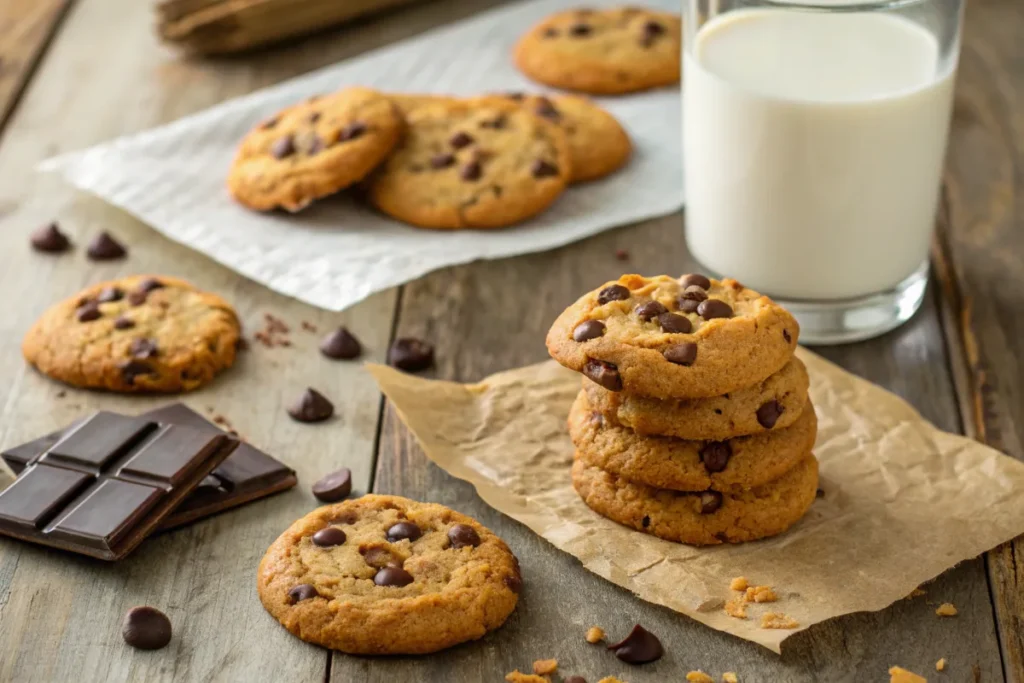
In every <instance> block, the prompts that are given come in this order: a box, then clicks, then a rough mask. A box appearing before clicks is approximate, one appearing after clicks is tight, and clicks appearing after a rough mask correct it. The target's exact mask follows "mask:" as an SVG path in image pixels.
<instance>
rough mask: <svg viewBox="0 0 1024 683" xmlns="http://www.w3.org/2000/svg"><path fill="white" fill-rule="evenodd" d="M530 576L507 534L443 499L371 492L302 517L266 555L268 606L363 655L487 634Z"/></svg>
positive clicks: (294, 627) (321, 639)
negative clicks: (420, 499) (444, 503)
mask: <svg viewBox="0 0 1024 683" xmlns="http://www.w3.org/2000/svg"><path fill="white" fill-rule="evenodd" d="M521 586H522V581H521V578H520V575H519V563H518V562H517V561H516V558H515V556H514V555H513V554H512V552H511V551H510V550H509V549H508V546H506V545H505V543H504V541H502V540H501V539H500V538H498V537H497V536H495V535H494V534H493V533H491V532H490V531H489V530H488V529H486V528H484V527H483V526H481V525H480V524H479V523H478V522H476V521H475V520H473V519H470V518H469V517H467V516H465V515H462V514H459V513H458V512H455V511H454V510H449V509H448V508H446V507H443V506H441V505H436V504H433V503H418V502H416V501H413V500H409V499H407V498H400V497H398V496H381V495H373V494H370V495H366V496H363V497H362V498H358V499H355V500H347V501H345V502H343V503H338V504H336V505H328V506H325V507H321V508H318V509H316V510H314V511H313V512H311V513H309V514H308V515H306V516H305V517H303V518H302V519H300V520H298V521H297V522H295V523H294V524H292V525H291V526H290V527H289V528H288V530H287V531H285V532H284V533H283V534H281V536H280V537H279V538H278V539H277V540H276V541H274V543H273V544H272V545H271V546H270V548H269V549H268V550H267V554H266V555H264V557H263V560H262V561H261V562H260V567H259V575H258V577H257V590H258V592H259V595H260V600H262V601H263V606H264V607H266V608H267V611H268V612H270V613H271V614H272V615H274V617H275V618H276V619H277V620H278V621H280V622H281V624H282V625H283V626H284V627H285V628H286V629H288V630H289V631H291V632H292V633H293V634H295V635H296V636H298V637H299V638H301V639H302V640H305V641H307V642H310V643H316V644H317V645H323V646H324V647H329V648H333V649H335V650H342V651H343V652H350V653H353V654H375V655H378V654H424V653H427V652H436V651H437V650H443V649H444V648H447V647H451V646H453V645H457V644H458V643H462V642H465V641H467V640H476V639H477V638H481V637H483V635H484V634H485V633H487V632H488V631H492V630H494V629H496V628H498V627H499V626H501V625H502V623H504V621H505V619H506V618H507V617H508V615H509V614H511V613H512V611H513V610H514V609H515V606H516V602H517V601H518V599H519V590H520V588H521Z"/></svg>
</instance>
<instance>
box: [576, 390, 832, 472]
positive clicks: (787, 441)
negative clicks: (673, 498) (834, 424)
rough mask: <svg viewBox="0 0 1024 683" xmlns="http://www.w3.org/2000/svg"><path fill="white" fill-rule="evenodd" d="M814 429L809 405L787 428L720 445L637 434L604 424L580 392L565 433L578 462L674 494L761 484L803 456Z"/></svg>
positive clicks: (812, 410)
mask: <svg viewBox="0 0 1024 683" xmlns="http://www.w3.org/2000/svg"><path fill="white" fill-rule="evenodd" d="M817 431H818V419H817V416H816V415H815V413H814V407H813V406H811V405H810V403H808V404H807V407H806V409H804V410H803V412H802V413H801V415H800V419H798V420H797V421H796V422H795V423H794V424H793V425H792V426H790V427H787V428H785V429H780V430H778V431H772V432H763V433H761V434H755V435H753V436H740V437H736V438H733V439H723V440H720V441H686V440H683V439H676V438H673V437H670V436H646V437H645V436H639V435H637V434H636V433H635V432H633V431H631V430H629V429H626V428H625V427H619V426H616V425H614V424H610V423H608V422H607V421H605V419H604V417H603V416H602V415H601V413H597V412H594V411H593V410H592V409H591V406H590V402H589V401H588V400H587V394H586V392H582V391H581V392H580V394H579V396H577V397H576V402H575V403H574V404H573V406H572V410H571V411H570V413H569V434H570V436H571V437H572V441H573V444H575V446H576V452H577V454H578V457H579V458H580V459H581V460H583V461H584V462H586V463H587V464H588V465H591V466H594V467H600V468H601V469H603V470H606V471H608V472H610V473H612V474H615V475H618V476H620V477H624V478H625V479H629V480H630V481H634V482H637V483H641V484H647V485H648V486H655V487H658V488H663V489H674V490H678V491H704V490H706V489H714V490H715V491H731V490H736V489H750V488H754V487H756V486H760V485H762V484H766V483H768V482H769V481H772V480H773V479H777V478H779V477H781V476H782V475H784V474H785V473H786V472H787V471H789V470H791V469H792V468H793V467H795V466H796V464H797V463H798V462H800V461H801V460H803V459H804V458H806V457H807V454H808V453H810V452H811V449H812V448H813V447H814V439H815V436H816V435H817Z"/></svg>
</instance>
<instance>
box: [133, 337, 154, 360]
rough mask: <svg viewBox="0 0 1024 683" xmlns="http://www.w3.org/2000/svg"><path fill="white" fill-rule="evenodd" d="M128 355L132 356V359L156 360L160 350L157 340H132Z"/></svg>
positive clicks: (143, 338) (140, 338)
mask: <svg viewBox="0 0 1024 683" xmlns="http://www.w3.org/2000/svg"><path fill="white" fill-rule="evenodd" d="M128 353H129V354H131V357H132V358H142V359H144V358H156V356H157V354H158V353H159V350H158V349H157V346H156V340H155V339H148V338H146V337H139V338H138V339H133V340H132V343H131V345H130V346H129V347H128Z"/></svg>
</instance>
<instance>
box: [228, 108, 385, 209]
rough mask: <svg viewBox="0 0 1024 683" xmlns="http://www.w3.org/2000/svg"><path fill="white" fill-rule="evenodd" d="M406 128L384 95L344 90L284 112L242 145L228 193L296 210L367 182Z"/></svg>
mask: <svg viewBox="0 0 1024 683" xmlns="http://www.w3.org/2000/svg"><path fill="white" fill-rule="evenodd" d="M403 127H404V124H403V121H402V117H401V114H400V113H399V112H398V110H397V108H396V107H395V106H394V105H393V104H392V103H391V101H390V100H389V99H387V98H386V97H385V96H384V95H381V94H380V93H377V92H375V91H373V90H370V89H367V88H346V89H345V90H341V91H339V92H336V93H332V94H330V95H324V96H323V97H317V98H314V99H311V100H307V101H305V102H302V103H301V104H297V105H294V106H292V107H289V108H287V109H285V110H284V111H281V112H280V113H278V114H277V115H276V116H274V117H272V118H270V119H268V120H266V121H264V122H263V123H261V124H260V125H258V126H257V127H256V128H254V129H253V130H251V131H250V132H249V134H248V135H246V137H245V139H243V140H242V143H241V145H240V146H239V149H238V154H237V155H236V156H235V161H234V163H233V164H232V166H231V171H230V172H229V174H228V189H229V190H230V191H231V194H232V195H233V196H234V197H235V199H237V200H238V201H239V202H241V203H242V204H245V205H246V206H248V207H249V208H251V209H256V210H259V211H269V210H271V209H276V208H283V209H287V210H289V211H298V210H300V209H302V208H303V207H305V206H306V205H308V204H309V203H311V202H312V201H313V200H315V199H318V198H320V197H324V196H327V195H329V194H333V193H334V192H337V191H339V190H342V189H344V188H346V187H348V186H350V185H352V184H353V183H356V182H358V181H360V180H362V179H363V178H364V177H365V176H366V175H367V174H368V173H369V172H370V171H372V170H373V169H374V168H375V167H376V166H377V165H378V164H379V163H380V162H381V161H382V160H383V159H384V157H386V156H387V155H388V153H390V152H391V150H392V148H394V146H395V144H396V143H397V142H398V140H399V138H400V137H401V133H402V129H403Z"/></svg>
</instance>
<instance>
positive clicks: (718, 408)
mask: <svg viewBox="0 0 1024 683" xmlns="http://www.w3.org/2000/svg"><path fill="white" fill-rule="evenodd" d="M809 385H810V379H809V378H808V376H807V368H806V367H804V364H803V363H802V362H800V359H799V358H796V357H795V356H794V357H793V358H792V359H791V360H790V361H789V362H788V363H786V364H785V365H784V366H782V369H781V370H779V371H778V372H776V373H775V374H773V375H771V376H769V377H768V378H767V379H765V380H763V381H761V382H758V383H757V384H754V385H752V386H749V387H746V388H743V389H737V390H736V391H733V392H730V393H728V394H725V395H724V396H713V397H711V398H698V399H689V400H687V399H682V400H679V399H666V400H660V399H656V398H647V397H646V396H637V395H635V394H626V393H623V392H621V391H608V390H607V389H605V388H603V387H601V386H598V385H597V384H594V383H593V382H591V381H590V380H589V379H587V378H583V389H584V391H586V392H587V399H588V401H589V402H590V407H591V409H592V410H594V411H596V412H598V413H600V414H602V415H603V416H604V417H605V419H606V420H608V421H609V422H611V423H612V424H619V425H623V426H625V427H629V428H630V429H632V430H633V431H634V432H636V433H637V434H657V435H663V436H674V437H676V438H679V439H712V440H717V441H721V440H723V439H729V438H732V437H734V436H745V435H747V434H758V433H761V432H765V431H768V430H770V429H774V430H775V431H778V430H780V429H785V428H786V427H789V426H790V425H791V424H793V423H794V422H796V421H797V419H798V418H799V417H800V415H801V414H802V413H803V411H804V405H805V404H806V403H807V389H808V387H809Z"/></svg>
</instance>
